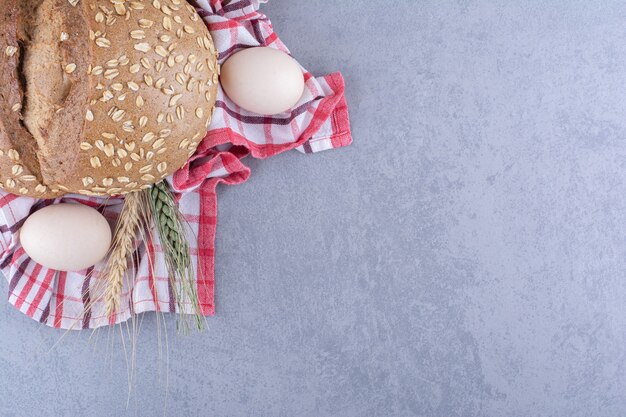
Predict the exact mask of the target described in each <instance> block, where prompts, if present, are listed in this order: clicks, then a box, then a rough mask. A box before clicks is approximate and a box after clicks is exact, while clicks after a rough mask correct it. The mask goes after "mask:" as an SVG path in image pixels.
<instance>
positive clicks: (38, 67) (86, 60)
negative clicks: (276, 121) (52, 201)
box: [0, 0, 219, 198]
mask: <svg viewBox="0 0 626 417" xmlns="http://www.w3.org/2000/svg"><path fill="white" fill-rule="evenodd" d="M16 3H17V4H16ZM0 6H2V9H0V10H1V11H0V57H1V58H0V112H1V113H0V187H1V188H4V189H6V190H7V191H9V192H12V193H16V194H23V195H29V196H33V197H37V198H51V197H56V196H59V195H63V194H66V193H81V194H86V195H116V194H124V193H127V192H131V191H136V190H139V189H141V188H144V187H149V186H150V185H151V184H153V183H154V182H157V181H160V180H161V179H162V178H164V177H166V176H167V175H169V174H171V173H172V172H174V171H175V170H176V169H178V168H180V167H181V166H182V165H184V164H185V162H186V161H187V159H188V157H189V156H190V155H191V154H192V153H193V152H194V151H195V149H196V147H197V145H198V143H199V142H200V140H202V139H203V138H204V136H205V133H206V130H207V127H208V124H209V123H210V120H211V115H212V113H213V110H214V104H215V96H216V94H217V75H218V71H219V68H218V65H217V53H216V51H215V49H214V47H213V42H212V39H211V38H210V34H209V32H208V30H207V29H206V27H205V25H204V23H203V22H202V20H201V19H200V18H199V16H198V14H197V13H196V12H195V10H194V9H193V8H192V7H191V6H190V5H189V4H188V3H187V2H186V1H184V0H160V1H153V0H132V1H130V0H127V1H124V0H120V1H116V2H112V1H111V0H19V1H16V0H0ZM5 48H6V49H5Z"/></svg>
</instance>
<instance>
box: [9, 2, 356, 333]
mask: <svg viewBox="0 0 626 417" xmlns="http://www.w3.org/2000/svg"><path fill="white" fill-rule="evenodd" d="M190 3H192V4H193V5H194V6H196V7H197V9H198V11H199V13H200V14H201V16H202V18H203V19H204V21H205V22H206V24H207V25H208V27H209V29H210V31H211V33H212V35H213V38H214V41H215V44H216V47H217V50H218V51H219V53H220V56H219V59H220V63H222V62H223V61H224V60H225V59H226V58H227V57H228V56H230V55H231V54H232V53H234V52H236V51H238V50H241V49H244V48H247V47H251V46H259V45H263V46H269V47H272V48H277V49H280V50H283V51H285V52H288V50H287V48H286V47H285V45H284V44H283V43H282V42H281V41H280V40H279V39H278V37H277V36H276V34H275V33H274V31H273V28H272V25H271V23H270V21H269V20H268V19H267V18H266V17H265V16H264V15H263V14H261V13H260V12H259V11H258V8H259V3H265V1H259V0H195V1H190ZM305 80H306V91H305V94H304V96H303V97H302V99H301V101H300V102H299V103H298V105H297V106H296V108H295V109H294V110H293V111H291V112H287V113H284V114H280V115H277V116H273V117H262V116H258V115H255V114H252V113H248V112H246V111H245V110H242V109H241V108H239V107H237V106H236V105H235V104H233V103H232V102H231V101H230V100H229V99H228V98H227V97H225V96H224V94H223V93H222V91H220V92H219V94H218V98H217V109H216V111H215V116H214V118H213V123H212V125H211V128H210V130H209V132H208V133H207V136H206V138H205V139H204V141H203V142H202V143H201V145H200V146H199V148H198V150H197V152H196V154H195V155H194V156H193V157H192V158H191V159H190V160H189V162H188V163H187V165H186V166H185V167H183V168H182V169H180V170H179V171H178V172H176V173H175V174H174V175H173V176H172V177H170V178H169V179H168V181H169V182H170V184H171V185H172V188H173V189H174V190H175V191H176V193H177V197H178V198H179V205H180V209H181V211H182V213H183V214H184V216H185V217H186V219H187V221H188V223H189V225H190V230H189V231H188V233H189V235H188V236H189V240H190V242H191V254H192V257H193V263H194V266H195V268H196V277H197V290H198V296H199V301H200V307H201V310H202V313H203V314H205V315H212V314H213V313H214V310H215V303H214V299H213V294H214V292H213V288H214V269H213V266H214V256H215V250H214V239H215V229H216V221H217V196H216V187H217V185H218V184H220V183H223V184H239V183H242V182H244V181H246V180H247V179H248V177H249V175H250V170H249V169H248V167H246V166H245V165H244V163H243V159H244V158H245V157H247V156H252V157H255V158H267V157H270V156H273V155H276V154H278V153H280V152H284V151H288V150H292V149H296V150H298V151H301V152H304V153H312V152H317V151H322V150H325V149H333V148H338V147H342V146H346V145H348V144H350V143H351V141H352V139H351V136H350V126H349V121H348V110H347V105H346V101H345V97H344V83H343V78H342V76H341V74H339V73H335V74H331V75H328V76H325V77H320V78H315V77H314V76H313V75H311V74H310V73H309V72H306V71H305ZM60 202H78V203H81V204H86V205H89V206H91V207H94V208H97V209H98V210H100V211H101V213H102V214H103V215H104V216H105V217H106V218H107V219H109V220H110V221H111V223H114V222H115V220H116V218H117V216H118V214H119V212H120V209H121V207H122V204H123V199H121V198H113V199H108V200H104V199H98V198H93V197H85V196H79V195H67V196H64V197H63V198H58V199H55V200H36V199H32V198H28V197H18V196H16V195H13V194H8V193H2V192H0V223H1V224H0V251H1V255H0V269H1V270H2V272H3V273H4V275H5V277H6V278H7V281H8V284H9V288H8V299H9V302H10V303H11V304H13V305H14V306H15V307H16V308H17V309H19V310H20V311H21V312H23V313H24V314H26V315H28V316H29V317H31V318H33V319H34V320H37V321H39V322H41V323H44V324H46V325H49V326H53V327H57V328H63V329H82V328H95V327H99V326H104V325H110V324H114V323H120V322H122V321H125V320H127V319H128V318H129V317H131V315H133V314H136V313H140V312H145V311H155V310H156V311H163V312H176V313H184V314H188V313H193V309H192V307H191V306H188V307H187V308H184V309H182V311H179V308H178V306H177V305H176V302H175V300H174V297H173V295H172V291H170V282H169V279H168V277H167V270H166V268H165V264H164V261H163V256H162V249H161V246H160V244H159V242H158V239H157V240H155V241H148V242H140V243H139V244H138V247H137V255H138V265H137V269H136V274H134V276H129V277H127V278H128V279H127V281H128V282H127V284H125V287H124V290H123V293H122V308H121V311H120V312H119V313H118V314H117V315H116V316H115V317H113V318H110V317H107V316H106V314H105V313H104V306H103V304H102V303H101V302H100V301H99V300H98V296H97V294H96V290H95V289H96V288H101V287H102V283H103V280H104V279H105V278H106V277H104V276H103V274H102V273H101V272H102V269H103V267H104V264H103V263H100V264H98V265H96V266H95V267H93V268H90V269H88V270H85V271H80V272H59V271H54V270H50V269H47V268H44V267H42V266H41V265H39V264H37V263H35V262H34V261H32V260H31V259H30V258H29V257H28V256H27V255H26V254H25V253H24V250H23V248H22V247H21V246H20V243H19V229H20V227H21V225H22V224H23V222H24V220H25V219H26V218H27V217H28V216H29V214H30V213H32V212H33V211H35V210H38V209H40V208H42V207H44V206H47V205H50V204H57V203H60ZM151 259H154V260H155V261H154V268H153V269H151V268H149V267H148V265H149V262H150V260H151ZM90 303H93V308H92V309H90V310H88V311H87V310H86V309H85V306H86V305H88V304H90Z"/></svg>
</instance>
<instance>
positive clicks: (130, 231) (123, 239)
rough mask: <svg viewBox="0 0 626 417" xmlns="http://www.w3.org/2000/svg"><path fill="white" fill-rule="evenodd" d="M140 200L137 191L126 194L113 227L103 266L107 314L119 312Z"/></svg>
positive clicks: (138, 218) (139, 216)
mask: <svg viewBox="0 0 626 417" xmlns="http://www.w3.org/2000/svg"><path fill="white" fill-rule="evenodd" d="M141 206H142V200H141V195H140V193H139V192H133V193H129V194H127V195H126V197H125V199H124V207H123V208H122V212H121V213H120V217H119V220H118V223H117V227H116V229H115V236H114V238H113V246H112V248H111V253H110V254H109V259H108V261H107V265H106V268H105V277H106V278H107V286H106V290H105V294H104V301H105V306H106V314H107V316H111V315H112V314H113V313H115V312H119V309H120V298H121V295H122V286H123V284H124V274H125V273H126V269H127V268H128V259H129V258H130V256H131V254H132V252H133V241H134V239H135V237H136V236H137V231H138V229H139V225H140V222H141V213H142V209H141Z"/></svg>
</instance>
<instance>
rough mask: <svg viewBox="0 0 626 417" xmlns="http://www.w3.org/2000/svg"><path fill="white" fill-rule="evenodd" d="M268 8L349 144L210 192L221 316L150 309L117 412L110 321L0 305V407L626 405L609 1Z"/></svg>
mask: <svg viewBox="0 0 626 417" xmlns="http://www.w3.org/2000/svg"><path fill="white" fill-rule="evenodd" d="M264 10H265V11H266V12H267V13H268V14H269V16H270V17H271V18H272V19H273V22H274V25H275V27H276V30H277V31H278V34H279V35H280V36H282V38H283V40H284V41H285V42H286V43H287V45H289V46H290V47H291V48H292V50H293V53H294V54H295V56H296V57H297V58H298V59H299V60H300V61H301V62H302V63H303V64H304V65H305V66H306V67H308V68H310V69H311V70H312V71H313V72H314V73H317V74H324V73H327V72H330V71H334V70H341V71H343V73H344V75H345V77H346V81H347V85H348V92H347V95H348V100H349V103H350V105H351V115H352V123H353V133H354V137H355V144H354V145H353V146H352V147H351V148H347V149H343V150H338V151H332V152H327V153H323V154H319V155H312V156H304V155H301V154H298V153H295V152H294V153H289V154H286V155H281V156H279V157H277V158H273V159H270V160H267V161H261V162H257V161H250V165H251V166H252V167H253V169H254V175H253V177H252V179H251V180H250V182H248V183H247V184H245V185H243V186H239V187H237V188H229V189H222V190H221V199H220V210H221V213H220V223H219V235H218V240H217V267H216V268H217V269H216V272H217V274H216V275H217V307H218V314H217V316H216V317H214V318H211V319H209V320H208V330H207V331H206V332H205V333H202V334H194V335H192V336H189V337H178V336H176V334H175V329H174V324H175V321H174V320H173V319H172V318H166V319H165V320H164V322H163V321H160V322H157V320H156V316H155V315H152V314H151V315H146V316H145V317H144V319H143V322H142V323H141V332H140V335H139V337H138V341H137V352H136V357H137V359H136V369H135V371H136V382H135V383H134V391H133V393H132V394H131V396H130V402H129V405H128V407H127V401H126V400H127V385H128V384H127V373H126V369H127V365H126V363H125V361H124V355H123V354H122V349H123V348H122V345H121V343H120V330H119V328H118V329H114V330H111V331H108V330H100V331H98V332H97V333H96V334H95V335H94V336H93V337H91V339H90V336H91V334H90V333H73V334H69V335H67V336H66V337H65V338H63V340H62V341H60V342H59V343H58V345H57V346H56V347H54V348H52V345H54V344H55V343H56V342H57V341H58V340H59V338H60V336H61V333H59V332H58V331H55V330H51V329H47V328H43V327H41V326H39V325H37V324H36V323H34V322H32V321H30V320H29V319H27V318H26V317H24V316H22V315H20V314H19V313H17V312H16V311H14V310H13V309H12V308H11V307H9V306H8V305H6V304H4V306H3V307H0V308H1V314H0V334H1V335H2V337H0V392H1V393H2V394H1V395H0V415H1V416H34V415H36V416H78V415H85V416H111V415H114V416H124V415H128V416H155V415H171V416H286V417H287V416H288V417H300V416H302V417H304V416H316V417H317V416H341V417H365V416H384V417H391V416H399V417H400V416H441V417H450V416H463V417H470V416H617V415H624V414H626V369H625V367H624V354H625V351H626V245H625V236H626V214H625V213H626V141H625V138H626V100H625V98H626V87H625V85H626V32H625V30H624V28H625V22H626V6H624V4H623V3H621V2H617V1H606V2H601V3H593V2H584V1H557V0H555V1H549V2H543V1H541V2H540V1H527V2H523V4H522V2H504V1H496V0H493V1H488V0H475V1H473V0H459V1H444V2H439V1H432V2H418V1H413V0H410V1H409V0H400V1H395V2H374V1H366V0H357V1H353V2H348V1H342V2H332V4H331V3H329V2H327V1H324V0H306V1H304V0H271V2H270V4H269V5H267V6H266V7H265V8H264ZM5 288H6V287H5ZM159 324H160V325H161V328H162V327H163V325H166V326H167V327H168V329H169V337H168V338H167V340H166V339H165V336H164V334H163V333H161V334H160V336H159V334H158V333H157V331H156V329H157V326H158V325H159ZM159 342H160V344H159ZM166 342H167V345H168V346H167V349H166V347H165V344H166ZM159 346H161V347H162V349H161V351H159ZM166 351H169V355H166V353H165V352H166ZM159 352H161V353H159ZM166 393H169V394H168V395H166Z"/></svg>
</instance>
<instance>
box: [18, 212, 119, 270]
mask: <svg viewBox="0 0 626 417" xmlns="http://www.w3.org/2000/svg"><path fill="white" fill-rule="evenodd" d="M20 242H21V243H22V247H23V248H24V250H25V251H26V253H27V254H28V256H30V257H31V258H32V259H33V260H34V261H35V262H37V263H39V264H41V265H43V266H45V267H47V268H50V269H56V270H59V271H80V270H83V269H85V268H88V267H90V266H92V265H95V264H97V263H98V262H100V261H101V260H102V259H103V258H104V257H105V256H106V254H107V252H108V250H109V247H110V246H111V227H110V226H109V223H108V222H107V220H106V219H105V218H104V216H103V215H102V214H100V213H99V212H98V211H97V210H94V209H92V208H91V207H87V206H85V205H82V204H55V205H52V206H48V207H45V208H42V209H41V210H38V211H36V212H35V213H33V214H32V215H31V216H30V217H29V218H28V219H26V222H24V225H23V226H22V229H21V230H20Z"/></svg>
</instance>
